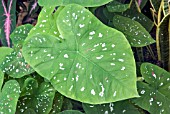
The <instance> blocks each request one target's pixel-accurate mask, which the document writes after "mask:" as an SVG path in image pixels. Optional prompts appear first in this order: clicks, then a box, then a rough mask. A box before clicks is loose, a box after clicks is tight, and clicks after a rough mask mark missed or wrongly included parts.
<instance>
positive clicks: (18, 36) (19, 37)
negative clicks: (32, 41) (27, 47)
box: [10, 24, 33, 45]
mask: <svg viewBox="0 0 170 114" xmlns="http://www.w3.org/2000/svg"><path fill="white" fill-rule="evenodd" d="M32 27H33V26H32V25H30V24H26V25H22V26H19V27H17V28H16V29H15V30H14V31H13V32H12V34H11V35H10V38H11V40H12V42H13V44H14V45H17V44H20V45H22V44H23V42H24V40H25V38H26V37H27V35H28V33H29V31H30V30H31V29H32Z"/></svg>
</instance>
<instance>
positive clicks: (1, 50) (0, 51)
mask: <svg viewBox="0 0 170 114" xmlns="http://www.w3.org/2000/svg"><path fill="white" fill-rule="evenodd" d="M11 52H13V49H12V48H8V47H0V64H1V63H2V62H3V61H4V59H5V57H6V56H7V55H9V54H10V53H11Z"/></svg>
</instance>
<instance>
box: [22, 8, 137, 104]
mask: <svg viewBox="0 0 170 114" xmlns="http://www.w3.org/2000/svg"><path fill="white" fill-rule="evenodd" d="M82 20H83V21H82ZM57 26H58V30H59V32H60V34H61V35H62V36H63V40H61V41H59V40H58V38H56V37H54V36H51V35H47V34H40V35H35V36H32V37H30V38H28V39H26V42H25V44H24V46H23V55H24V57H25V59H26V60H27V62H28V63H29V64H30V65H31V66H32V67H33V68H34V69H35V70H36V71H37V72H38V73H39V74H40V75H41V76H42V77H44V78H46V79H48V80H50V82H51V83H52V85H53V86H54V88H55V89H56V90H57V91H58V92H60V93H61V94H63V95H65V96H67V97H69V98H72V99H75V100H79V101H81V102H86V103H93V104H99V103H108V102H114V101H119V100H123V99H128V98H132V97H138V94H137V88H136V68H135V61H134V57H133V53H132V50H131V47H130V45H129V43H128V41H127V40H126V38H125V36H124V35H123V34H122V33H121V32H119V31H117V30H116V29H113V28H110V27H107V26H105V25H104V24H102V23H101V22H100V21H99V20H98V19H97V18H95V16H93V14H91V13H90V12H89V11H88V10H87V9H85V8H84V7H82V6H79V5H68V6H66V7H65V8H63V9H62V11H61V12H60V13H59V15H58V18H57ZM46 66H48V67H46ZM122 92H123V93H124V94H122Z"/></svg>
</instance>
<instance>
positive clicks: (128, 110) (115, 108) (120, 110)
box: [83, 100, 140, 114]
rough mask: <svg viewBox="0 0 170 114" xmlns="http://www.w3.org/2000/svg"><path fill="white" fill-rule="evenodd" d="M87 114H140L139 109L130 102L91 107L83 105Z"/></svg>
mask: <svg viewBox="0 0 170 114" xmlns="http://www.w3.org/2000/svg"><path fill="white" fill-rule="evenodd" d="M83 109H84V110H85V112H86V114H93V113H94V112H96V113H97V114H140V112H139V111H138V109H137V108H136V107H135V106H134V105H133V104H132V103H130V101H129V100H125V101H118V102H114V103H107V104H100V105H90V104H83Z"/></svg>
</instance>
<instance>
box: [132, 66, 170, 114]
mask: <svg viewBox="0 0 170 114" xmlns="http://www.w3.org/2000/svg"><path fill="white" fill-rule="evenodd" d="M141 73H142V76H143V77H144V79H145V81H146V82H147V83H144V82H138V92H139V94H140V96H141V97H140V98H137V99H134V102H135V103H136V104H137V105H139V106H140V107H142V108H143V109H145V110H147V111H149V112H150V113H152V114H160V113H161V114H169V113H170V110H169V107H170V92H169V90H170V73H169V72H167V71H165V70H164V69H162V68H160V67H158V66H156V65H153V64H150V63H143V64H142V65H141Z"/></svg>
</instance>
